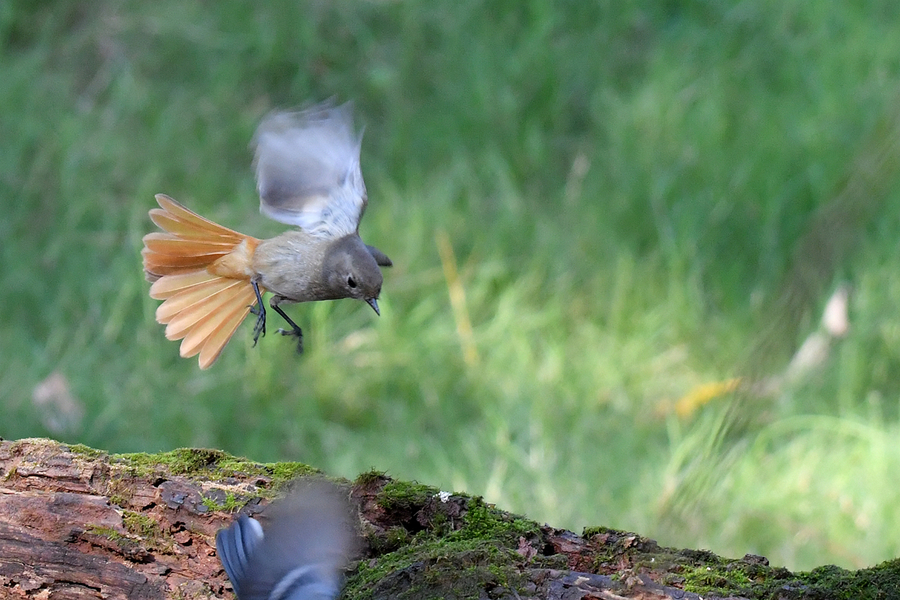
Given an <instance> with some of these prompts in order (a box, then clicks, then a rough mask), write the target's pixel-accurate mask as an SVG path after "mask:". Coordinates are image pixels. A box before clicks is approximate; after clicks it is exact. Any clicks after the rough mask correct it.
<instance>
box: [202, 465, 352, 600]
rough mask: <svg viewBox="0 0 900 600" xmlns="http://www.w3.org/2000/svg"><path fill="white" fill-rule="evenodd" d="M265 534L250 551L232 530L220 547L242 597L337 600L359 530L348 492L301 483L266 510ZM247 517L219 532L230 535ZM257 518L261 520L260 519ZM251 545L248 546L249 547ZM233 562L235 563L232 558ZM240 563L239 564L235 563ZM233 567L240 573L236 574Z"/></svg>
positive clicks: (236, 590) (217, 542) (248, 598)
mask: <svg viewBox="0 0 900 600" xmlns="http://www.w3.org/2000/svg"><path fill="white" fill-rule="evenodd" d="M264 514H265V517H266V527H265V537H264V538H263V537H261V538H260V540H261V541H260V542H259V543H254V544H253V545H252V547H251V548H250V552H249V553H245V554H243V555H240V556H241V557H246V558H247V560H246V561H244V560H241V559H240V558H238V556H239V553H238V552H235V551H234V549H235V548H241V547H242V546H241V544H240V543H239V542H236V541H234V538H235V536H234V535H231V536H228V535H226V536H225V537H226V538H227V541H230V543H222V544H221V547H222V548H225V549H226V550H225V551H224V552H223V551H221V550H220V551H219V555H220V556H221V558H222V564H223V565H224V566H225V571H226V572H227V573H228V575H229V577H230V578H231V583H232V585H233V586H234V589H235V593H236V594H238V596H239V597H240V599H241V600H266V599H269V600H271V599H275V598H278V599H281V600H313V599H322V600H333V599H334V598H336V597H337V596H338V595H339V594H340V591H341V580H342V572H341V569H342V568H343V567H344V566H345V565H346V563H347V559H348V557H349V555H350V554H351V552H352V551H353V548H354V542H355V534H354V530H353V526H352V523H351V511H350V507H349V505H348V503H347V498H346V494H342V493H341V492H340V491H339V490H338V489H337V488H336V487H335V486H333V485H331V484H327V483H324V482H316V483H313V484H308V483H306V484H301V485H300V487H298V488H296V489H295V490H294V491H292V492H290V493H289V494H288V496H287V497H285V498H283V499H281V500H279V501H276V502H274V503H272V504H271V505H270V506H269V507H268V508H267V509H266V511H265V513H264ZM244 519H246V520H248V521H252V519H247V518H246V517H242V519H241V520H239V521H237V522H236V523H235V524H233V525H232V526H231V527H229V528H228V529H226V530H223V531H222V532H220V533H219V535H217V536H216V548H219V547H220V542H219V536H222V535H223V533H224V534H228V532H231V531H232V530H233V529H234V528H235V526H236V525H237V526H239V527H238V528H239V529H240V524H241V523H243V522H244ZM254 522H255V521H254ZM245 548H246V547H245ZM226 560H227V561H229V562H231V563H232V564H231V566H229V563H228V562H226ZM236 566H237V567H239V568H235V567H236ZM232 571H234V572H235V576H232Z"/></svg>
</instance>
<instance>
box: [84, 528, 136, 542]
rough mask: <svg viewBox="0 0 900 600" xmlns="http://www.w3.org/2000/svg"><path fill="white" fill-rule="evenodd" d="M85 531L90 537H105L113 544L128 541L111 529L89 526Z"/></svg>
mask: <svg viewBox="0 0 900 600" xmlns="http://www.w3.org/2000/svg"><path fill="white" fill-rule="evenodd" d="M85 531H86V532H87V533H90V534H92V535H99V536H100V537H105V538H106V539H108V540H112V541H114V542H122V541H125V540H128V538H127V537H126V536H125V535H124V534H122V533H120V532H118V531H117V530H115V529H113V528H112V527H100V526H99V525H89V526H88V527H87V528H86V529H85Z"/></svg>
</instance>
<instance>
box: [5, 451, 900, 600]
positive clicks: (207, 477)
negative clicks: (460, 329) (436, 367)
mask: <svg viewBox="0 0 900 600" xmlns="http://www.w3.org/2000/svg"><path fill="white" fill-rule="evenodd" d="M315 474H316V472H315V470H314V469H310V468H309V467H306V466H305V465H300V464H298V463H278V464H259V463H253V462H251V461H246V460H244V459H238V458H235V457H232V456H229V455H226V454H225V453H223V452H220V451H217V450H192V449H182V450H176V451H173V452H168V453H162V454H157V455H146V454H132V455H109V454H106V453H104V452H99V451H96V450H92V449H90V448H86V447H83V446H66V445H63V444H60V443H58V442H54V441H51V440H44V439H27V440H20V441H0V597H3V598H60V599H67V598H72V599H76V598H77V599H86V598H92V599H93V598H130V599H137V600H143V599H148V600H149V599H162V598H173V599H174V598H178V599H189V598H191V599H200V598H231V597H232V592H231V586H230V583H229V582H228V579H227V577H226V576H225V574H224V571H223V570H222V567H221V564H220V562H219V559H218V557H217V556H216V551H215V533H216V531H217V530H218V529H219V528H221V527H224V526H226V525H227V524H229V523H230V522H231V520H232V518H233V515H234V513H235V512H243V513H246V514H256V513H260V512H264V508H265V505H266V504H267V503H268V501H269V499H271V498H272V497H274V496H276V495H277V492H278V489H279V488H280V486H281V485H282V484H283V483H285V482H287V481H289V480H290V479H292V478H294V477H297V476H313V475H315ZM318 476H321V475H318ZM342 485H344V486H345V487H346V489H347V492H348V494H349V495H350V497H351V499H352V500H353V505H354V506H355V507H356V509H357V510H358V511H359V532H360V535H361V536H362V538H363V540H364V543H363V544H362V546H363V550H362V554H361V555H360V556H359V557H357V559H356V560H355V561H354V562H353V564H352V565H351V568H350V569H349V571H348V573H347V575H348V579H347V586H346V588H345V589H344V592H343V594H342V596H343V597H346V598H509V599H523V600H524V599H526V598H550V599H560V600H562V599H567V600H568V599H581V598H585V599H606V600H613V599H617V598H638V599H650V598H653V599H656V600H662V599H665V598H684V599H692V600H699V599H700V598H701V597H702V598H763V597H765V598H832V597H834V598H837V597H847V596H846V593H847V591H848V589H851V588H848V587H847V586H848V585H856V586H858V587H857V588H853V589H858V590H859V593H860V594H862V595H859V596H854V597H861V598H862V597H872V598H876V597H884V598H888V597H900V596H898V595H894V594H895V593H898V592H900V588H897V587H896V584H895V583H893V582H894V580H895V578H894V577H893V574H894V573H896V572H897V567H896V565H893V564H891V563H886V564H885V565H882V566H881V567H878V568H876V569H869V570H864V571H858V572H855V573H851V572H847V571H842V570H840V569H837V568H836V567H826V568H823V569H817V570H816V571H813V572H812V573H809V574H793V573H790V572H788V571H787V570H786V569H777V568H771V567H769V566H768V563H767V561H766V560H765V559H764V558H762V557H754V556H746V557H744V558H743V559H741V560H733V561H731V560H726V559H722V558H720V557H718V556H715V555H713V554H712V553H709V552H704V551H693V550H672V549H667V548H661V547H660V546H658V545H657V544H656V542H654V541H653V540H649V539H646V538H642V537H640V536H638V535H635V534H631V533H627V532H621V531H615V530H611V529H606V528H591V529H588V530H586V531H585V532H584V534H583V535H577V534H575V533H572V532H569V531H564V530H560V529H555V528H552V527H549V526H546V525H545V526H540V525H538V524H537V523H534V522H532V521H529V520H527V519H525V518H523V517H519V516H516V515H511V514H509V513H505V512H503V511H500V510H497V509H496V508H495V507H493V506H491V505H489V504H486V503H484V501H483V500H481V499H480V498H472V497H469V496H466V495H460V494H450V493H446V492H440V491H439V490H437V489H435V488H430V487H428V486H425V485H421V484H417V483H408V482H399V481H394V480H392V479H390V478H389V477H387V476H385V475H384V474H382V473H377V472H370V473H364V474H362V475H360V477H359V478H358V479H357V480H356V481H355V482H352V483H351V482H346V481H345V482H342ZM835 586H839V587H835ZM832 587H833V589H835V590H837V589H840V590H842V591H841V594H844V595H840V596H839V595H838V594H837V593H834V594H833V593H832V591H831V590H832ZM686 588H687V589H686ZM691 590H693V591H691Z"/></svg>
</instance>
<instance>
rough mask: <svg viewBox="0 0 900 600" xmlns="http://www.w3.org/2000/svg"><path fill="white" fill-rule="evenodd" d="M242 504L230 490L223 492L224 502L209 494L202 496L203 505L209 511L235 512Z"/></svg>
mask: <svg viewBox="0 0 900 600" xmlns="http://www.w3.org/2000/svg"><path fill="white" fill-rule="evenodd" d="M243 505H244V503H243V502H241V501H239V500H238V498H237V496H235V495H234V494H233V493H232V492H225V502H222V503H219V502H217V501H216V500H215V499H214V498H211V497H209V496H204V497H203V506H205V507H206V508H208V509H209V510H210V512H213V511H223V512H235V511H237V510H238V509H240V508H241V506H243Z"/></svg>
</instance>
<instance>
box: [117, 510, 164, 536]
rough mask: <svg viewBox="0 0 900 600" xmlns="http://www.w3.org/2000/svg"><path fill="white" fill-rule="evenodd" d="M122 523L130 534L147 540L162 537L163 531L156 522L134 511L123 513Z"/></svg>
mask: <svg viewBox="0 0 900 600" xmlns="http://www.w3.org/2000/svg"><path fill="white" fill-rule="evenodd" d="M122 523H123V524H124V525H125V529H126V530H127V531H128V533H131V534H134V535H137V536H140V537H142V538H145V539H155V538H159V537H161V536H162V533H163V532H162V529H161V528H160V526H159V523H157V522H156V521H155V520H153V519H151V518H150V517H148V516H146V515H144V514H141V513H139V512H135V511H132V510H125V511H122Z"/></svg>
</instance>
